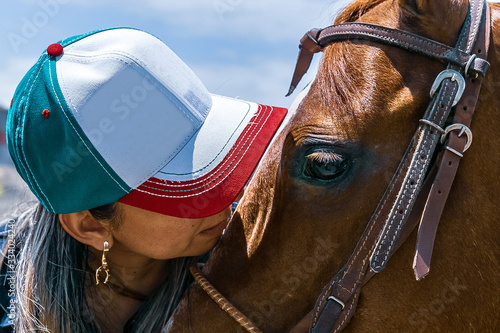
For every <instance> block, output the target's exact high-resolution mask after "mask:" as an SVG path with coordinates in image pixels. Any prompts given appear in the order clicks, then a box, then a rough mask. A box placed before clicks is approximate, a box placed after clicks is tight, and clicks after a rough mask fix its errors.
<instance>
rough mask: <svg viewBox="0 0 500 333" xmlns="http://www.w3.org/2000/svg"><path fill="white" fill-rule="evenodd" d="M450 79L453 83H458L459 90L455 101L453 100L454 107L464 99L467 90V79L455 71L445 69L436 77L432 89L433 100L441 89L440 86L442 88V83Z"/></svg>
mask: <svg viewBox="0 0 500 333" xmlns="http://www.w3.org/2000/svg"><path fill="white" fill-rule="evenodd" d="M448 78H449V79H450V80H451V81H452V82H457V83H458V90H457V94H456V95H455V99H454V100H453V105H452V106H455V105H457V103H458V101H460V98H462V94H463V93H464V90H465V79H464V77H463V76H462V74H460V73H459V72H457V71H455V70H453V69H445V70H444V71H442V72H441V73H439V75H438V76H437V77H436V80H435V81H434V83H433V84H432V88H431V98H432V97H434V95H435V94H436V91H437V90H438V89H439V86H441V83H442V82H443V81H444V80H445V79H448Z"/></svg>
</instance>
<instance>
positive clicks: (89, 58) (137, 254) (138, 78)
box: [0, 28, 286, 333]
mask: <svg viewBox="0 0 500 333" xmlns="http://www.w3.org/2000/svg"><path fill="white" fill-rule="evenodd" d="M285 113H286V110H284V109H279V108H272V107H268V106H262V105H257V104H254V103H249V102H244V101H239V100H234V99H230V98H226V97H221V96H216V95H211V94H209V93H208V92H207V91H206V89H205V87H204V86H203V84H202V83H201V82H200V81H199V79H198V78H197V77H196V76H195V74H194V73H193V72H192V71H191V70H190V69H189V68H188V67H187V66H186V65H185V64H184V63H183V62H182V61H181V60H180V59H179V58H178V57H177V56H176V55H175V54H174V53H173V52H172V51H171V50H170V49H169V48H168V47H167V46H166V45H164V44H163V43H162V42H161V41H159V40H158V39H157V38H155V37H153V36H151V35H149V34H147V33H145V32H142V31H139V30H134V29H127V28H120V29H111V30H104V31H97V32H92V33H89V34H86V35H82V36H77V37H73V38H69V39H66V40H63V41H61V42H60V43H57V44H52V45H50V46H49V47H48V48H47V51H46V52H44V54H43V55H42V56H41V58H40V59H39V61H38V62H37V63H36V64H35V66H34V67H33V68H32V69H31V70H30V71H29V72H28V73H27V75H26V76H25V78H24V79H23V80H22V81H21V83H20V85H19V86H18V88H17V90H16V93H15V96H14V99H13V102H12V105H11V108H10V110H9V115H8V120H7V142H8V147H9V152H10V154H11V156H12V159H13V161H14V163H15V165H16V169H17V170H18V172H19V174H20V175H21V177H22V178H23V179H24V180H25V181H26V183H27V184H28V186H29V187H30V189H31V190H32V192H33V193H34V194H35V196H36V197H37V198H38V200H39V201H40V204H39V205H38V206H37V207H34V208H33V209H31V210H29V211H28V212H26V213H25V214H23V215H22V216H20V217H19V218H18V219H17V221H11V222H10V223H8V224H5V225H4V226H3V228H2V229H3V235H4V239H5V243H6V244H5V245H4V253H5V254H6V256H5V258H4V264H3V269H2V271H3V274H4V275H5V276H6V279H5V281H6V282H5V283H4V290H3V291H2V292H1V295H2V297H0V299H1V300H3V304H2V305H3V309H4V316H3V321H2V325H4V326H9V325H13V326H14V327H15V331H16V332H28V331H29V332H31V331H44V332H71V333H78V332H159V331H160V330H161V328H162V326H163V325H165V323H166V322H167V321H168V319H169V317H170V315H171V314H172V312H173V310H174V309H175V306H176V304H177V302H178V301H179V298H180V296H181V295H182V292H183V290H184V288H185V287H186V285H187V283H188V276H187V273H186V272H187V268H188V267H189V265H191V264H192V263H194V262H195V261H196V260H197V259H198V256H200V255H202V254H204V253H206V252H207V251H209V250H210V249H211V248H212V247H213V246H214V245H215V243H216V242H217V239H218V237H219V236H220V235H221V234H222V232H223V230H224V228H225V227H226V225H227V223H228V219H229V216H230V209H229V207H230V205H231V203H232V202H233V201H234V200H235V198H236V197H237V196H238V195H239V194H240V192H241V191H242V189H243V187H244V185H245V183H246V182H247V181H248V179H249V177H250V175H251V174H252V172H253V170H254V169H255V167H256V165H257V163H258V160H259V159H260V157H261V156H262V154H263V153H264V151H265V149H266V147H267V145H268V144H269V142H270V140H271V138H272V137H273V135H274V133H275V132H276V130H277V128H278V127H279V124H280V123H281V121H282V119H283V117H284V115H285ZM14 254H15V255H14ZM5 295H8V296H5Z"/></svg>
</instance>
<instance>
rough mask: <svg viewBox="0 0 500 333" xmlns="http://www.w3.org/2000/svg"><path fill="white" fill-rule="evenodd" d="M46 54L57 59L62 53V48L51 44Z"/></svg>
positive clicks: (59, 45)
mask: <svg viewBox="0 0 500 333" xmlns="http://www.w3.org/2000/svg"><path fill="white" fill-rule="evenodd" d="M47 53H48V54H49V55H50V56H53V57H59V56H60V55H61V54H62V53H63V47H62V45H61V44H52V45H49V47H48V48H47Z"/></svg>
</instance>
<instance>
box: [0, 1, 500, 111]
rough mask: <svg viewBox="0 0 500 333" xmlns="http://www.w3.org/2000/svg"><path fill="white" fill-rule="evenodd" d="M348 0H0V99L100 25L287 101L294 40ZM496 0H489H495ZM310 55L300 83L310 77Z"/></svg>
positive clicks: (238, 88) (240, 88)
mask: <svg viewBox="0 0 500 333" xmlns="http://www.w3.org/2000/svg"><path fill="white" fill-rule="evenodd" d="M351 1H352V0H287V1H284V0H280V1H278V0H176V1H174V0H141V1H132V0H12V1H9V0H2V4H0V50H1V52H0V106H3V107H8V105H9V104H10V100H11V99H12V95H13V93H14V90H15V88H16V86H17V84H18V83H19V82H20V80H21V79H22V77H23V76H24V74H25V73H26V72H27V71H28V70H29V68H30V67H31V66H32V65H33V64H34V63H35V62H36V60H37V59H38V57H39V56H40V54H41V53H42V52H43V51H44V50H45V49H46V48H47V46H48V45H50V44H52V43H55V42H57V41H59V40H61V39H64V38H67V37H70V36H74V35H79V34H82V33H86V32H90V31H93V30H97V29H102V28H110V27H121V26H126V27H134V28H139V29H142V30H145V31H147V32H150V33H152V34H154V35H156V36H157V37H158V38H160V39H161V40H163V41H164V42H165V43H166V44H167V45H168V46H169V47H170V48H171V49H172V50H173V51H174V52H175V53H177V55H179V56H180V58H181V59H183V60H184V62H186V63H187V64H188V66H190V67H191V68H192V69H193V70H194V72H195V73H196V74H197V75H198V76H199V77H200V79H201V80H202V82H203V83H204V84H205V86H206V87H207V88H208V90H209V91H210V92H212V93H215V94H220V95H226V96H229V97H236V98H241V99H244V100H250V101H254V102H258V103H262V104H269V105H275V106H282V107H288V106H289V105H290V104H291V103H292V101H293V96H292V97H288V98H285V93H286V92H287V90H288V86H289V83H290V80H291V76H292V73H293V70H294V66H295V61H296V58H297V52H298V48H297V46H298V43H299V40H300V38H301V37H302V36H303V35H304V33H305V32H306V31H308V30H310V29H311V28H315V27H325V26H327V25H330V24H331V23H332V22H333V19H334V18H335V16H336V15H337V14H338V13H339V11H340V10H341V9H342V8H343V7H344V6H345V4H347V3H349V2H351ZM498 1H500V0H496V1H493V2H498ZM319 59H320V56H317V57H315V60H314V62H313V65H312V66H311V69H310V71H309V73H308V75H307V76H305V77H304V79H303V80H302V82H301V85H299V88H298V90H300V88H301V87H303V86H304V85H305V84H306V83H307V82H308V81H310V80H311V79H312V78H313V76H314V72H315V68H317V64H318V62H319Z"/></svg>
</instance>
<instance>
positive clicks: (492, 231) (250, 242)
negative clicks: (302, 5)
mask: <svg viewBox="0 0 500 333" xmlns="http://www.w3.org/2000/svg"><path fill="white" fill-rule="evenodd" d="M468 4H469V1H468V0H432V1H431V0H398V1H389V0H359V1H357V2H355V3H353V4H351V5H350V6H349V7H347V8H346V10H345V11H344V12H343V14H341V15H340V16H339V17H338V18H337V21H336V23H343V22H354V21H356V22H369V23H374V24H378V25H383V26H386V27H390V28H395V29H400V30H404V31H409V32H413V33H415V34H418V35H420V36H424V37H427V38H429V39H432V40H435V41H438V42H440V43H443V44H446V45H451V46H453V45H455V43H456V41H457V39H458V35H459V33H460V30H461V27H462V24H463V22H464V19H465V17H466V15H467V12H468V8H469V6H468ZM488 5H489V6H490V9H491V23H492V37H491V40H490V43H491V44H490V50H489V56H488V61H489V62H490V64H491V66H490V69H489V72H488V74H487V75H486V77H485V78H484V80H483V84H482V90H481V94H480V96H479V100H478V105H477V107H476V111H475V115H474V119H473V122H472V126H471V130H472V132H473V133H474V142H473V144H472V146H471V147H470V149H469V150H468V151H467V152H466V153H464V158H463V160H462V161H461V163H460V168H459V169H458V173H457V175H456V177H455V182H454V185H453V188H452V191H451V193H450V195H449V197H448V200H447V203H446V206H445V209H444V212H443V214H442V218H441V222H440V225H439V229H438V231H437V236H436V243H435V246H434V252H433V259H432V268H431V270H430V273H429V275H428V276H427V277H426V278H425V279H423V280H421V281H416V280H415V276H414V273H413V271H412V268H411V265H412V261H413V256H414V253H415V243H416V238H417V235H416V232H413V233H412V234H411V235H410V236H409V238H408V239H407V240H406V242H405V243H404V244H403V245H402V246H401V247H400V249H399V250H398V251H397V252H396V253H395V254H394V256H393V257H392V259H391V260H390V262H389V263H388V265H387V267H386V269H385V270H384V271H382V272H380V273H379V274H376V275H375V276H374V277H373V278H372V279H371V280H370V281H369V282H368V283H367V284H366V285H365V286H364V287H363V289H362V292H361V294H360V297H359V303H358V306H357V311H356V313H355V314H354V316H353V317H352V319H351V321H350V323H349V324H348V326H347V327H346V328H345V330H344V331H346V332H426V331H427V332H445V331H446V332H468V331H477V332H488V331H491V332H493V331H497V330H498V329H499V327H500V322H499V320H498V315H497V309H498V306H499V305H500V295H499V292H498V290H500V281H499V280H500V279H499V273H498V272H499V271H500V261H499V259H498V254H499V253H500V241H499V235H500V230H499V229H500V223H499V218H500V217H499V216H500V204H499V202H500V180H499V179H500V178H499V172H500V153H499V151H500V135H498V133H497V131H498V129H500V94H497V93H495V90H496V88H497V87H498V86H499V85H500V84H499V83H498V81H497V79H496V78H497V77H498V75H497V74H499V75H500V54H498V53H497V52H500V49H499V48H498V47H499V46H500V30H499V29H500V26H499V24H500V22H499V20H498V19H499V18H500V7H499V6H497V5H496V4H488ZM445 68H446V67H445V65H443V64H442V63H441V62H439V61H436V60H434V59H430V58H429V57H426V56H423V55H421V54H417V53H412V52H408V51H407V50H404V49H401V48H396V47H394V46H388V45H382V44H380V43H375V42H371V41H366V40H354V39H353V40H350V41H339V42H335V43H332V44H330V45H328V46H327V47H326V48H325V49H324V58H323V60H322V62H321V65H320V67H319V70H318V74H317V76H316V78H315V80H314V81H313V82H312V83H311V85H310V87H308V89H307V90H306V91H304V93H303V95H304V96H303V98H301V99H300V100H299V104H298V108H297V110H296V112H295V114H294V115H293V116H292V118H291V119H290V121H289V122H288V123H287V125H286V127H285V128H284V129H283V131H282V132H281V133H280V135H279V136H278V137H277V138H276V140H275V142H274V143H273V145H272V146H271V147H270V149H269V151H268V152H267V154H266V156H265V157H264V160H263V161H262V162H261V165H260V166H259V168H258V170H257V172H256V173H255V175H254V177H253V179H252V181H251V182H250V184H249V186H248V189H247V191H246V193H245V195H244V196H243V198H242V200H241V201H240V204H239V207H238V209H237V211H236V213H235V215H234V216H233V218H232V221H231V223H230V225H229V227H228V229H227V231H226V233H225V234H224V235H223V237H222V239H221V240H220V242H219V244H218V245H217V246H216V248H215V249H214V250H213V252H212V254H211V257H210V259H209V261H208V263H207V264H206V265H205V267H204V269H203V272H204V274H205V275H206V277H207V279H208V280H209V281H210V282H211V283H212V284H213V285H214V286H215V287H216V288H217V289H218V290H219V291H220V292H221V294H222V295H224V296H225V297H226V298H227V299H229V300H230V301H231V303H232V304H233V305H234V306H235V307H236V308H238V309H239V310H240V311H241V312H242V313H244V314H246V315H247V316H248V317H249V318H250V319H252V320H253V322H254V323H255V324H256V325H257V326H259V328H260V329H261V330H262V331H264V332H288V331H290V330H291V329H292V328H293V327H294V326H295V325H296V324H297V323H298V322H299V321H300V320H301V319H302V318H303V317H304V316H306V315H307V314H308V313H309V312H310V311H311V310H312V309H313V307H314V306H315V304H316V300H317V297H318V295H319V294H320V292H321V291H322V289H323V286H325V285H326V284H327V283H328V282H329V281H330V280H331V279H332V277H333V276H335V275H336V274H337V272H339V271H340V270H341V269H342V268H343V267H344V265H345V264H346V262H347V261H348V259H349V258H350V257H351V254H352V252H353V250H354V248H355V247H356V245H357V243H358V240H359V239H360V237H361V235H362V234H363V232H364V230H365V228H366V226H367V224H368V221H370V219H371V217H372V215H373V213H374V211H375V210H376V209H377V207H378V206H379V201H380V199H381V197H383V195H384V192H385V191H386V188H387V187H388V184H389V183H390V182H391V178H392V177H393V174H394V173H395V172H396V170H397V168H398V165H399V163H400V161H401V159H402V156H403V155H404V154H405V151H406V149H407V147H408V144H409V142H410V141H411V140H412V137H413V135H414V133H415V130H416V129H417V128H418V126H419V120H420V119H421V118H422V117H423V115H424V113H425V110H426V108H427V105H428V104H429V102H430V97H429V90H430V88H431V85H432V84H433V82H434V80H435V78H436V76H437V75H438V74H439V73H440V72H441V71H443V70H444V69H445ZM169 332H197V333H198V332H243V329H242V328H241V327H240V326H239V324H238V323H237V322H236V321H235V320H234V319H233V318H231V317H230V316H229V315H228V314H227V313H226V312H224V311H223V310H221V309H220V308H219V306H218V305H217V304H216V303H215V302H214V301H213V300H212V299H211V298H209V297H208V296H207V294H206V293H205V292H204V291H203V290H202V289H201V288H200V287H199V285H197V284H195V285H194V286H193V287H192V288H191V289H190V290H189V291H188V292H187V293H186V295H185V296H184V299H183V301H182V302H181V304H180V306H179V308H178V310H177V312H176V314H175V316H174V317H173V319H172V320H171V322H170V325H169Z"/></svg>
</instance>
